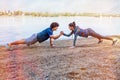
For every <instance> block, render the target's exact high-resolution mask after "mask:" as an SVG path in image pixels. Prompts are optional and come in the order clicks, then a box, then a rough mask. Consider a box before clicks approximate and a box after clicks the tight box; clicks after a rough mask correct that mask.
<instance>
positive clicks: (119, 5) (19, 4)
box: [0, 0, 120, 13]
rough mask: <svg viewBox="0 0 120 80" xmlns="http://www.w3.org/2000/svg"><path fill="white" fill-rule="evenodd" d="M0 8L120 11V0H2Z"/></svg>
mask: <svg viewBox="0 0 120 80" xmlns="http://www.w3.org/2000/svg"><path fill="white" fill-rule="evenodd" d="M0 10H2V11H4V10H11V11H13V10H22V11H39V12H73V13H74V12H97V13H120V0H0Z"/></svg>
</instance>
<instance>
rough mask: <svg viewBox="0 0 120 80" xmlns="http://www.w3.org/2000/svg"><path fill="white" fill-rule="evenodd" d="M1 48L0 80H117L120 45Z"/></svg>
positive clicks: (62, 43) (88, 43)
mask: <svg viewBox="0 0 120 80" xmlns="http://www.w3.org/2000/svg"><path fill="white" fill-rule="evenodd" d="M72 42H73V41H72V40H62V41H55V44H56V48H50V47H49V42H45V43H42V44H35V45H33V46H31V47H27V46H25V45H20V46H18V47H16V46H15V47H14V48H15V50H14V51H7V50H6V49H5V48H4V47H1V48H0V80H120V43H117V45H116V46H111V43H112V42H110V41H104V42H103V43H102V44H97V40H96V39H93V38H90V39H79V40H77V48H74V49H70V48H69V47H70V46H71V45H72Z"/></svg>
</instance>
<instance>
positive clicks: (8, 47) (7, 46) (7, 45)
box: [5, 44, 13, 51]
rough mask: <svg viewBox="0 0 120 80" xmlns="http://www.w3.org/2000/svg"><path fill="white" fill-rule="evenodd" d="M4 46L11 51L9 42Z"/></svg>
mask: <svg viewBox="0 0 120 80" xmlns="http://www.w3.org/2000/svg"><path fill="white" fill-rule="evenodd" d="M5 47H6V49H7V50H9V51H12V50H13V49H12V48H11V46H10V45H9V44H6V45H5Z"/></svg>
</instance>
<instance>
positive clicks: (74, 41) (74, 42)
mask: <svg viewBox="0 0 120 80" xmlns="http://www.w3.org/2000/svg"><path fill="white" fill-rule="evenodd" d="M76 40H77V35H75V36H74V40H73V46H74V47H75V46H76Z"/></svg>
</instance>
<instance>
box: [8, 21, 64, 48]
mask: <svg viewBox="0 0 120 80" xmlns="http://www.w3.org/2000/svg"><path fill="white" fill-rule="evenodd" d="M58 27H59V24H58V23H57V22H53V23H51V25H50V27H48V28H47V29H45V30H43V31H41V32H39V33H37V34H33V35H32V36H31V37H29V38H27V39H22V40H18V41H15V42H11V43H8V44H7V45H6V48H7V49H8V50H12V45H19V44H26V45H27V46H30V45H32V44H35V43H36V42H39V43H42V42H44V41H46V40H48V39H49V38H50V46H51V47H54V45H53V40H55V39H58V38H59V37H60V36H61V35H62V33H60V34H59V35H56V36H54V35H53V31H56V30H57V29H58Z"/></svg>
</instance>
